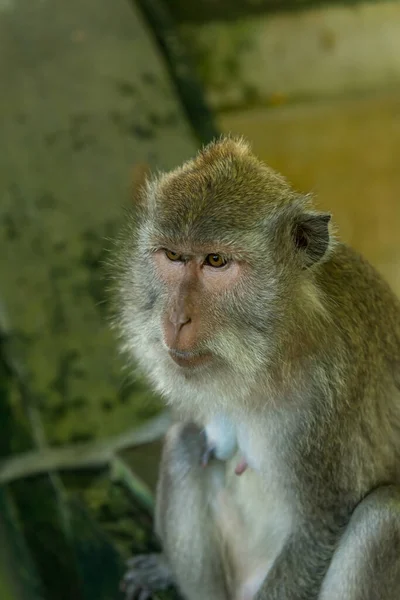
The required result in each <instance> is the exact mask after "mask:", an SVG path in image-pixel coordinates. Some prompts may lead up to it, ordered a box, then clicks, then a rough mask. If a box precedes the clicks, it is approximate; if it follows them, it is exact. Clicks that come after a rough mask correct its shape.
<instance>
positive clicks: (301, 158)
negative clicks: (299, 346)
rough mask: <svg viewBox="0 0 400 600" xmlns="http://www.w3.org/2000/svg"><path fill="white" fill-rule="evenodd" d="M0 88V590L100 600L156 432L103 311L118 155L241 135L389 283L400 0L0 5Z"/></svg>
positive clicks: (119, 553) (112, 595)
mask: <svg viewBox="0 0 400 600" xmlns="http://www.w3.org/2000/svg"><path fill="white" fill-rule="evenodd" d="M0 81H1V84H0V135H1V152H0V428H1V429H0V432H1V435H0V459H1V460H0V598H1V600H55V599H57V600H117V599H118V598H122V597H123V596H122V594H121V593H120V592H119V590H118V587H119V581H120V578H121V576H122V574H123V572H124V569H125V566H124V564H125V561H126V560H127V559H128V558H129V556H131V555H132V554H135V553H138V552H149V551H154V550H157V548H158V544H157V540H156V539H155V536H154V535H153V532H152V514H153V492H154V485H155V481H156V476H157V465H158V459H159V452H160V440H161V439H162V436H163V434H164V432H165V429H166V427H167V425H168V423H169V415H168V413H166V412H165V411H164V410H163V408H162V404H161V402H160V400H159V399H158V398H156V397H155V396H154V395H153V394H151V393H150V391H149V390H148V388H147V386H146V384H145V382H144V381H142V380H140V379H134V378H133V377H132V374H131V369H126V368H124V364H123V361H122V359H120V357H119V355H118V351H117V344H116V341H115V339H114V338H113V335H112V333H111V332H110V330H109V327H108V324H107V318H106V315H107V281H106V278H105V273H104V262H105V260H106V258H107V255H108V251H109V248H110V245H111V244H112V242H111V240H112V239H113V236H114V235H115V234H116V232H117V231H118V228H119V225H120V223H121V220H122V218H123V211H122V209H123V206H124V205H127V204H129V201H130V198H129V189H130V182H131V178H132V173H133V171H134V169H135V166H138V165H139V164H143V163H147V164H149V165H150V166H151V167H152V168H153V169H170V168H172V167H174V166H176V165H178V164H179V163H181V162H182V161H183V160H185V159H187V158H189V157H190V156H192V155H193V154H194V153H195V152H196V150H197V149H198V148H199V147H200V145H201V144H203V143H206V142H208V141H210V140H211V139H212V138H213V137H214V136H216V135H218V134H219V133H221V132H234V133H237V134H242V135H244V136H246V137H247V138H248V139H249V140H250V141H251V142H252V144H253V148H254V150H255V152H256V153H257V154H258V155H259V156H260V157H261V158H263V159H264V160H265V161H267V162H268V163H269V164H270V165H271V166H272V167H274V168H276V169H277V170H279V171H281V172H282V173H283V174H284V175H286V176H287V177H288V179H289V180H291V181H292V182H293V184H294V185H295V187H297V189H299V190H300V191H305V192H309V191H312V192H313V193H315V194H316V197H317V200H318V203H319V206H320V207H321V208H324V209H327V210H329V211H331V212H332V213H333V217H334V220H335V222H336V224H337V225H338V229H339V234H340V237H341V238H342V239H343V240H345V241H346V242H349V243H350V244H352V245H353V246H354V247H355V248H356V249H358V250H360V251H361V252H363V253H364V254H365V256H366V257H367V258H368V259H369V260H370V261H371V262H372V263H373V264H374V265H375V266H376V267H377V268H378V269H379V270H380V272H381V273H383V274H384V276H385V277H386V278H387V279H388V280H389V282H390V283H391V285H392V286H393V288H394V289H395V290H396V292H397V293H400V242H399V235H400V169H399V158H398V157H399V156H400V3H399V2H382V1H375V2H372V1H371V2H369V3H364V2H354V1H352V0H343V1H342V2H340V3H339V2H337V3H335V2H334V1H330V2H328V1H327V2H324V3H320V2H315V1H314V2H313V1H312V0H197V2H183V1H182V0H114V2H109V1H107V0H69V1H68V2H65V1H64V0H0ZM157 597H160V598H162V597H169V598H172V597H176V594H175V592H174V590H171V591H169V592H166V593H165V594H164V596H162V595H160V596H157Z"/></svg>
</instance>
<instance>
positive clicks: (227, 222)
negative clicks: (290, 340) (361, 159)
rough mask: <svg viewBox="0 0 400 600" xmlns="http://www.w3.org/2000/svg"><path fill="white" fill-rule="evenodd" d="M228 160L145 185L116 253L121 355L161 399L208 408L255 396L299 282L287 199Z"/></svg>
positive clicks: (239, 160) (272, 180) (277, 185)
mask: <svg viewBox="0 0 400 600" xmlns="http://www.w3.org/2000/svg"><path fill="white" fill-rule="evenodd" d="M239 154H240V156H239V155H238V156H234V157H233V158H234V159H235V160H233V158H232V156H231V157H230V158H229V160H228V159H227V158H226V156H225V155H222V156H220V155H218V152H217V154H216V156H215V157H211V158H210V157H208V159H207V160H208V162H207V161H206V162H205V161H204V160H200V159H199V158H198V159H197V161H194V162H193V163H188V166H186V167H183V168H181V169H178V170H177V171H175V172H173V173H172V174H167V175H163V176H161V178H158V179H155V180H153V181H152V182H151V183H150V184H148V186H147V188H146V190H145V192H144V193H142V196H141V198H140V199H139V201H138V203H137V206H136V214H135V217H134V220H133V223H132V225H131V226H130V227H129V229H128V235H127V236H125V238H124V242H123V243H122V244H120V248H121V251H120V260H119V261H118V262H119V265H118V266H119V275H117V279H118V281H117V288H118V303H119V308H118V310H119V314H118V321H119V326H120V331H121V333H122V337H123V340H124V345H125V349H127V350H128V351H129V352H130V353H131V354H133V355H134V357H135V358H136V360H137V361H138V363H139V364H140V366H141V367H142V368H143V369H144V370H145V371H146V372H147V374H148V375H149V377H150V379H151V380H152V382H153V384H154V385H155V387H156V388H157V389H158V390H159V391H160V392H162V393H163V394H164V395H165V396H166V397H167V399H169V400H170V401H172V402H175V403H180V404H181V405H185V404H188V403H193V402H194V401H196V402H197V403H198V405H204V406H205V407H207V410H209V407H210V406H215V408H217V405H218V404H219V406H221V404H223V405H224V406H226V405H227V404H230V405H231V404H232V403H235V402H239V403H240V404H243V399H245V398H246V397H248V396H249V394H250V392H251V391H252V390H254V389H256V387H257V384H258V382H259V379H260V376H261V374H262V373H265V372H266V369H267V367H268V362H269V361H270V360H271V357H273V356H276V355H277V352H278V354H279V348H278V349H277V341H278V340H282V335H281V333H282V330H284V329H285V324H286V319H287V318H288V317H289V313H290V311H292V312H293V307H294V306H295V304H296V301H295V298H296V294H297V293H298V291H299V285H300V282H301V281H302V280H303V279H304V278H303V275H302V268H301V265H302V258H300V259H299V256H298V253H299V247H298V246H299V244H297V247H296V243H295V242H296V240H295V239H294V237H293V227H294V221H293V219H294V215H297V214H298V213H299V209H298V208H296V207H295V202H294V198H295V196H294V194H293V193H292V192H291V190H290V188H289V187H288V185H287V184H286V182H284V180H283V179H282V178H280V177H279V176H278V175H276V174H274V173H273V172H271V171H270V170H268V169H267V168H266V167H264V166H260V164H259V163H255V162H254V159H253V158H248V160H247V162H246V161H245V160H244V158H243V155H242V154H243V153H242V152H241V151H240V152H239ZM235 161H236V162H235ZM296 211H297V212H296ZM304 231H305V230H304ZM304 231H303V230H302V235H303V234H304ZM306 233H308V230H307V231H306ZM306 237H307V236H306ZM309 237H310V236H308V237H307V239H306V238H304V236H303V238H304V239H303V238H299V240H300V242H301V243H303V241H304V240H305V242H304V243H305V244H307V240H308V239H309ZM325 249H326V244H325Z"/></svg>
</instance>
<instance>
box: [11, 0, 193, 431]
mask: <svg viewBox="0 0 400 600" xmlns="http://www.w3.org/2000/svg"><path fill="white" fill-rule="evenodd" d="M0 79H1V82H2V83H1V94H0V121H1V135H2V152H1V155H0V286H1V303H2V309H3V310H4V314H5V317H6V319H7V322H8V324H7V327H8V329H9V330H10V332H11V344H12V347H13V349H14V351H15V353H16V355H17V356H18V357H19V360H20V361H21V364H22V366H23V368H24V369H26V373H27V382H28V387H29V390H30V394H32V396H33V398H34V399H35V401H36V402H37V403H38V405H39V407H40V411H41V415H42V417H43V422H44V426H45V436H46V438H47V440H48V441H49V442H51V443H61V442H64V441H67V440H74V439H76V440H84V439H85V440H86V439H90V438H91V437H95V436H100V435H103V434H104V433H107V434H110V435H112V434H114V433H116V432H118V431H120V430H121V429H122V428H124V427H126V426H129V425H130V424H131V425H135V424H136V422H137V421H139V420H140V419H143V418H144V417H145V416H146V415H147V414H148V413H149V412H151V410H153V408H152V406H151V405H150V406H149V405H148V404H146V403H144V402H143V398H144V396H145V395H146V394H147V390H146V388H145V387H143V386H140V385H139V384H137V385H135V387H133V386H132V384H129V383H128V381H126V379H128V378H127V377H126V376H125V381H124V380H123V379H124V376H123V374H122V372H121V364H120V362H119V360H118V359H117V357H116V355H117V351H116V344H115V341H114V339H113V337H112V335H111V333H110V332H109V330H108V326H107V323H106V321H105V304H104V303H105V298H106V295H105V290H104V287H105V282H104V279H103V272H102V262H103V260H104V259H105V257H106V253H105V251H104V248H105V247H106V246H107V238H108V237H109V236H112V235H113V233H114V231H115V228H116V227H117V226H118V222H119V220H120V219H121V217H122V211H121V207H122V204H123V203H125V202H126V200H127V197H128V189H129V177H130V170H131V167H132V165H134V164H135V162H143V161H146V162H149V163H150V164H151V165H152V166H153V167H157V168H170V167H173V166H174V165H176V164H178V163H180V162H181V161H182V160H183V159H185V158H187V157H188V156H189V155H191V154H192V153H193V152H194V151H195V146H196V143H195V141H194V139H193V138H192V134H191V132H190V130H189V128H188V126H187V124H186V122H185V120H184V118H183V116H182V111H181V107H180V105H179V103H178V101H177V98H176V96H175V92H174V90H173V89H172V86H171V84H170V82H169V80H168V78H167V76H166V74H165V70H164V68H163V62H162V59H161V57H160V56H159V55H158V52H157V51H156V49H155V47H154V45H153V42H152V38H151V36H150V35H149V32H148V31H147V29H146V26H145V24H144V23H143V22H142V20H141V18H140V16H139V14H138V13H137V12H136V10H135V7H134V5H133V3H132V5H130V4H129V3H128V2H126V1H125V0H118V1H117V2H113V3H111V4H110V3H109V2H108V1H107V0H101V1H99V0H69V1H68V2H65V1H64V0H7V2H5V0H2V2H1V3H0Z"/></svg>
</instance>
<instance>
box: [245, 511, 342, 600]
mask: <svg viewBox="0 0 400 600" xmlns="http://www.w3.org/2000/svg"><path fill="white" fill-rule="evenodd" d="M340 534H341V528H340V525H339V522H338V520H337V522H335V520H334V519H332V516H331V515H329V514H328V513H327V515H326V518H322V519H321V520H318V522H314V523H312V522H310V521H308V522H305V523H304V524H303V525H302V526H300V527H299V528H298V529H297V530H295V531H294V532H293V534H292V535H291V536H290V537H289V539H288V540H287V541H286V544H285V545H284V547H283V549H282V551H281V553H280V555H279V556H278V558H277V559H276V561H275V563H274V564H273V566H272V568H271V570H270V571H269V573H268V576H267V578H266V580H265V581H264V584H263V585H262V587H261V589H260V590H259V592H258V594H257V596H256V599H255V600H317V598H318V595H319V592H320V589H321V584H322V581H323V578H324V576H325V574H326V572H327V570H328V567H329V563H330V560H331V558H332V555H333V552H334V548H335V546H336V545H337V543H338V541H339V539H340Z"/></svg>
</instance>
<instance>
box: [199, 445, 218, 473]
mask: <svg viewBox="0 0 400 600" xmlns="http://www.w3.org/2000/svg"><path fill="white" fill-rule="evenodd" d="M213 458H215V447H214V446H209V447H208V448H206V449H205V451H204V452H203V455H202V457H201V466H202V467H203V468H205V467H206V466H207V465H208V463H209V462H210V460H212V459H213Z"/></svg>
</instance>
